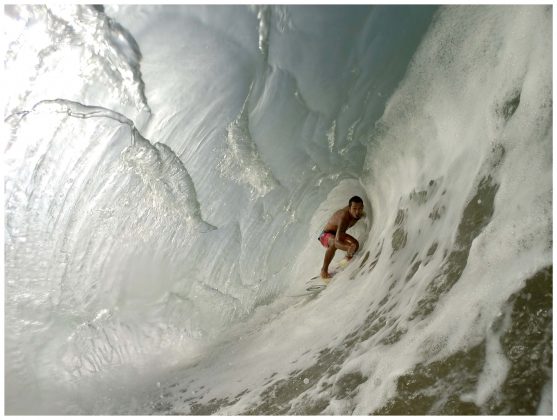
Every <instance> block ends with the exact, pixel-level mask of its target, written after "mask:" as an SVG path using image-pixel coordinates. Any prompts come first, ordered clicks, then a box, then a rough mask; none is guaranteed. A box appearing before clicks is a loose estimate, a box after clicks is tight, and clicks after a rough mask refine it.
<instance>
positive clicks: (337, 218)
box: [324, 207, 358, 235]
mask: <svg viewBox="0 0 557 420" xmlns="http://www.w3.org/2000/svg"><path fill="white" fill-rule="evenodd" d="M343 221H344V223H342V222H343ZM357 221H358V219H355V218H354V217H352V215H351V214H350V212H349V211H348V207H344V208H342V209H340V210H337V211H335V212H334V213H333V215H332V216H331V218H330V219H329V221H328V222H327V224H326V225H325V229H324V230H325V231H327V232H335V233H337V232H338V230H339V226H341V227H344V226H346V229H348V228H351V227H352V226H354V225H355V224H356V222H357ZM346 229H343V230H344V232H340V234H341V235H343V234H344V233H345V232H346Z"/></svg>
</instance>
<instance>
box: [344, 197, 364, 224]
mask: <svg viewBox="0 0 557 420" xmlns="http://www.w3.org/2000/svg"><path fill="white" fill-rule="evenodd" d="M348 211H349V212H350V215H351V216H352V217H353V218H354V219H359V218H360V217H362V215H363V213H364V200H362V199H361V198H360V197H358V196H357V195H355V196H354V197H352V198H351V199H350V200H349V201H348Z"/></svg>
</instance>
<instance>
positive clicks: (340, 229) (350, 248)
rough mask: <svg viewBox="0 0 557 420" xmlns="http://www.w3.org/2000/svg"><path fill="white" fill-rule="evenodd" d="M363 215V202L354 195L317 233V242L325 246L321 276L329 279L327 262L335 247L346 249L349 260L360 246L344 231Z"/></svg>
mask: <svg viewBox="0 0 557 420" xmlns="http://www.w3.org/2000/svg"><path fill="white" fill-rule="evenodd" d="M363 215H364V202H363V200H362V199H361V198H360V197H358V196H354V197H352V198H351V199H350V200H349V201H348V206H347V207H344V208H342V209H340V210H337V211H336V212H335V213H334V214H333V215H332V216H331V218H330V219H329V221H328V222H327V224H326V225H325V228H324V229H323V232H321V234H320V235H319V238H318V239H319V242H321V244H322V245H323V246H324V247H325V248H327V251H325V258H324V260H323V267H321V278H323V279H329V278H330V277H331V276H330V275H329V264H330V263H331V261H332V260H333V257H334V256H335V252H336V251H337V249H340V250H342V251H346V259H347V260H350V259H351V258H352V256H353V255H354V253H355V252H356V251H357V250H358V248H359V247H360V244H359V243H358V241H357V240H356V238H354V237H353V236H350V235H349V234H347V233H346V230H347V229H349V228H351V227H352V226H354V225H355V224H356V222H357V221H358V220H360V219H361V217H362V216H363Z"/></svg>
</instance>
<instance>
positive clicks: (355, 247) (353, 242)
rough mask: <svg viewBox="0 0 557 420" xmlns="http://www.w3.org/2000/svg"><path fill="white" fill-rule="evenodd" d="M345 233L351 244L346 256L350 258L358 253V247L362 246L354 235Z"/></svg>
mask: <svg viewBox="0 0 557 420" xmlns="http://www.w3.org/2000/svg"><path fill="white" fill-rule="evenodd" d="M345 235H346V242H348V243H349V244H350V246H349V247H348V249H347V250H346V257H347V258H348V259H350V258H352V256H353V255H354V254H355V253H356V251H358V249H359V248H360V243H359V242H358V240H357V239H356V238H354V237H353V236H350V235H349V234H347V233H346V234H345ZM349 255H350V256H349Z"/></svg>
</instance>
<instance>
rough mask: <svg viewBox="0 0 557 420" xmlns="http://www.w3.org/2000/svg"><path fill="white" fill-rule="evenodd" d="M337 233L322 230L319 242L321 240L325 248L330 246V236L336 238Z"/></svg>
mask: <svg viewBox="0 0 557 420" xmlns="http://www.w3.org/2000/svg"><path fill="white" fill-rule="evenodd" d="M334 237H335V234H334V233H331V232H321V235H319V238H318V239H319V242H321V245H323V246H324V247H325V248H329V238H334Z"/></svg>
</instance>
